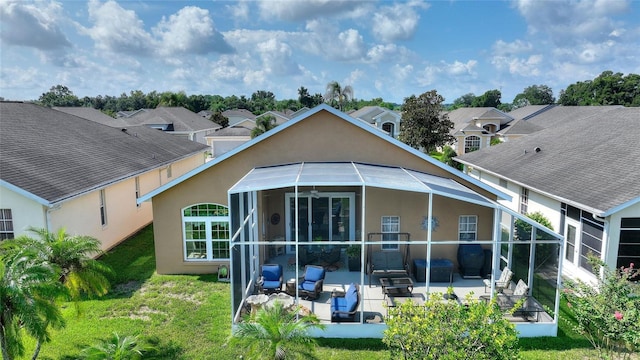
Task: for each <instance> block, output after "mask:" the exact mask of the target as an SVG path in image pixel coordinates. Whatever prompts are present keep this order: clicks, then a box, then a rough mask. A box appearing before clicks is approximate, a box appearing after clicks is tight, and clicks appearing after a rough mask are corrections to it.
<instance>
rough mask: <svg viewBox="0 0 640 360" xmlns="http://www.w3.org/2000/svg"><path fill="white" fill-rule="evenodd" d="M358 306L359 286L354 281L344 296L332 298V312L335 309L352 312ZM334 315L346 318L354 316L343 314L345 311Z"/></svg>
mask: <svg viewBox="0 0 640 360" xmlns="http://www.w3.org/2000/svg"><path fill="white" fill-rule="evenodd" d="M357 306H358V287H357V286H356V285H355V284H353V283H351V285H350V286H349V289H348V290H347V292H346V293H345V295H344V297H342V296H340V297H334V298H331V312H332V313H333V312H334V311H346V312H352V311H354V310H356V307H357ZM332 316H336V317H339V318H344V319H347V318H351V317H352V315H349V314H343V313H340V314H334V315H332Z"/></svg>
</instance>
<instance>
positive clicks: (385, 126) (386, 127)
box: [382, 122, 395, 137]
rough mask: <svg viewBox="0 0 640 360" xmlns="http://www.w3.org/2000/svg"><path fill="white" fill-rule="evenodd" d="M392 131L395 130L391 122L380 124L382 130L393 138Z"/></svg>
mask: <svg viewBox="0 0 640 360" xmlns="http://www.w3.org/2000/svg"><path fill="white" fill-rule="evenodd" d="M394 129H395V125H394V124H393V123H391V122H386V123H384V124H382V130H384V131H386V132H388V133H389V135H391V137H395V136H394Z"/></svg>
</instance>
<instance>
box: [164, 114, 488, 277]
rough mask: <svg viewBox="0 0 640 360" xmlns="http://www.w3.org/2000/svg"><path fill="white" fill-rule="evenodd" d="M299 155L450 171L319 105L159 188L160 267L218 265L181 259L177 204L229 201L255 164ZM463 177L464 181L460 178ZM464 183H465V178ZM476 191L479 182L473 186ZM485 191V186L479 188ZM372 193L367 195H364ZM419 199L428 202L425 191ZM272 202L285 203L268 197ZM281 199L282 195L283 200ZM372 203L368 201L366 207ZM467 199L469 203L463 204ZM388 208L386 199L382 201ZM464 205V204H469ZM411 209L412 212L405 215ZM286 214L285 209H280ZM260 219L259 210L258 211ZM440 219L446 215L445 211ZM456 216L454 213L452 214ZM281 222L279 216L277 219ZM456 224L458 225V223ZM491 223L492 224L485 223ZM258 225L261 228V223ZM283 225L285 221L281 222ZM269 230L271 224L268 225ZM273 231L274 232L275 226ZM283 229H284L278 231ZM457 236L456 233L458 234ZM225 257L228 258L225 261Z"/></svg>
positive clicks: (412, 221)
mask: <svg viewBox="0 0 640 360" xmlns="http://www.w3.org/2000/svg"><path fill="white" fill-rule="evenodd" d="M301 161H354V162H364V163H375V164H382V165H393V166H402V167H406V168H410V169H415V170H419V171H424V172H429V173H432V174H435V175H441V176H447V177H450V176H451V174H450V173H448V172H446V171H445V170H442V169H440V168H439V167H436V166H434V165H432V164H430V163H428V162H426V161H425V160H423V159H421V158H419V157H417V156H414V155H413V154H410V153H408V152H406V151H404V150H403V149H401V148H399V147H396V146H393V145H390V144H389V143H388V142H386V141H384V140H382V139H380V138H379V137H377V136H374V135H372V134H370V133H368V132H365V131H363V130H362V129H360V128H358V127H356V126H355V125H352V124H350V123H348V122H346V121H344V120H342V119H340V118H336V117H335V116H334V115H332V114H331V113H329V112H326V111H320V112H318V113H316V114H314V115H312V116H310V117H309V118H306V119H304V120H303V121H301V122H298V123H296V124H294V125H293V126H290V127H289V128H288V129H286V131H281V132H278V133H276V134H274V135H273V136H271V137H269V138H265V139H264V140H263V141H261V142H258V143H256V144H255V145H254V146H252V147H251V148H248V149H246V150H245V151H242V152H240V153H238V154H236V155H234V156H233V157H231V158H229V159H226V160H224V161H222V162H220V163H218V164H216V165H215V166H212V167H210V168H208V169H206V170H204V171H203V172H201V173H200V174H198V175H196V176H193V177H191V178H190V179H188V180H185V181H183V182H182V183H180V184H178V185H176V186H174V187H173V188H171V189H169V190H167V191H164V192H162V193H161V194H159V195H157V196H155V197H154V198H153V216H154V235H155V241H156V262H157V271H158V273H208V272H212V271H216V270H217V267H218V265H219V263H216V262H191V261H190V262H185V261H184V260H183V253H184V249H183V241H182V238H183V236H182V221H181V210H182V209H183V208H185V207H187V206H190V205H193V204H197V203H203V202H206V203H219V204H224V205H227V190H228V189H229V188H231V186H233V184H235V183H236V182H237V181H238V180H239V179H240V178H241V177H243V176H244V175H245V174H246V173H247V172H249V171H250V170H251V169H252V168H254V167H256V166H269V165H277V164H286V163H296V162H301ZM463 183H464V182H463ZM465 185H467V184H465ZM472 188H473V189H474V190H476V191H479V189H478V188H476V187H475V186H472ZM480 192H481V193H482V194H484V195H486V196H490V197H493V198H495V197H494V196H491V195H489V194H488V193H487V192H486V191H484V190H480ZM396 196H399V199H405V200H407V201H414V199H413V197H412V194H400V195H398V194H396V195H394V196H393V197H394V198H395V197H396ZM373 198H375V196H371V195H367V201H373V200H372V199H373ZM424 199H425V200H424V203H423V204H422V206H423V209H424V206H426V205H425V204H426V197H425V198H424ZM269 201H270V202H272V201H276V202H275V203H273V204H272V203H270V205H269V206H270V207H271V206H283V205H279V204H277V201H280V200H272V198H270V199H269ZM282 201H284V199H283V200H282ZM393 201H395V203H396V205H394V207H397V208H398V210H397V211H402V213H401V214H400V215H402V214H403V213H404V214H405V215H406V218H407V221H408V223H407V226H411V228H415V227H416V226H418V227H419V225H420V221H421V220H422V215H414V214H413V212H414V211H415V210H414V209H412V207H411V206H407V205H406V204H407V203H405V202H402V201H400V200H393ZM373 205H375V203H367V208H369V207H370V206H373ZM466 205H468V204H466ZM384 208H386V209H389V204H388V203H385V207H384ZM467 209H468V208H467ZM409 213H411V215H409ZM281 215H282V218H283V219H284V213H281ZM380 215H381V214H378V213H375V212H372V213H371V214H370V215H369V216H370V217H371V220H369V221H373V219H374V218H375V219H376V220H375V229H376V231H379V227H380ZM260 218H261V219H262V216H260ZM443 219H444V217H443ZM456 222H457V218H456ZM281 223H282V221H281ZM456 226H457V225H456ZM488 226H489V228H491V226H492V225H491V224H489V225H488ZM367 227H368V226H367ZM259 228H262V226H260V227H259ZM279 229H280V230H284V228H283V227H280V228H279ZM270 231H271V229H270ZM274 234H275V232H274ZM281 235H284V232H282V234H281ZM456 236H457V235H456ZM225 263H226V262H225Z"/></svg>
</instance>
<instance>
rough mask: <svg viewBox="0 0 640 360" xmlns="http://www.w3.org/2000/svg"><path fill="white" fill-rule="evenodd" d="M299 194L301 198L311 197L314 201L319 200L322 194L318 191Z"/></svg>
mask: <svg viewBox="0 0 640 360" xmlns="http://www.w3.org/2000/svg"><path fill="white" fill-rule="evenodd" d="M298 194H299V196H311V197H312V198H314V199H317V198H319V197H320V192H319V191H318V190H316V189H313V190H309V191H301V192H299V193H298Z"/></svg>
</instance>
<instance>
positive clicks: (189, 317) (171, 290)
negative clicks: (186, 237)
mask: <svg viewBox="0 0 640 360" xmlns="http://www.w3.org/2000/svg"><path fill="white" fill-rule="evenodd" d="M102 260H103V261H104V262H106V263H108V264H109V265H110V266H112V267H113V268H114V269H115V270H116V273H117V274H116V276H115V279H113V284H112V285H113V288H112V291H111V292H110V293H109V294H108V295H107V296H105V297H103V298H101V299H93V300H91V299H87V300H85V301H82V302H81V304H80V306H81V310H82V313H81V314H80V315H78V314H76V312H75V308H74V306H73V305H72V304H65V308H64V315H65V318H66V321H67V326H66V327H65V328H64V329H61V330H58V331H52V334H51V335H52V336H51V337H52V341H51V342H49V343H46V344H44V345H43V346H42V350H41V352H40V357H39V358H40V359H56V360H57V359H63V360H70V359H77V358H78V356H79V354H80V352H81V350H82V349H83V348H85V347H87V346H89V345H92V344H95V343H97V342H99V340H102V339H107V338H108V337H109V336H110V335H111V333H112V332H114V331H117V332H118V333H119V334H120V335H122V336H126V335H136V334H140V335H141V339H142V341H143V342H145V343H147V344H151V345H153V346H154V347H155V351H153V352H152V353H150V354H148V356H147V357H146V358H153V359H238V358H240V357H241V356H242V354H241V349H239V348H235V347H230V346H227V345H226V340H227V338H228V336H229V335H230V333H231V314H230V310H229V309H230V306H231V295H230V289H229V284H228V283H218V282H217V280H216V277H215V276H214V275H158V274H156V273H155V256H154V247H153V229H152V227H151V226H148V227H146V228H145V229H144V230H142V231H141V232H139V233H138V234H136V235H135V236H133V237H132V238H131V239H129V240H127V241H125V242H124V243H122V244H120V245H118V246H117V247H116V248H114V249H113V250H112V251H110V252H109V253H108V254H106V255H105V256H103V257H102ZM566 310H567V308H566V304H562V305H561V309H560V312H561V314H560V316H561V323H560V330H559V336H558V337H555V338H523V339H520V341H519V344H520V347H521V349H522V351H521V355H522V357H523V358H524V359H567V358H573V359H585V358H595V357H596V353H595V352H594V351H593V350H591V347H590V344H589V343H588V342H587V341H586V340H584V339H583V338H582V337H580V336H579V335H577V334H576V333H575V332H574V331H573V329H572V328H573V324H571V323H570V322H569V321H570V318H569V317H568V314H567V312H566ZM567 319H569V321H568V320H567ZM25 339H28V338H25ZM26 345H27V355H28V356H29V358H30V355H31V350H32V349H33V347H34V344H33V343H27V344H26ZM317 355H318V358H319V359H336V360H338V359H340V360H342V359H363V360H364V359H367V360H369V359H374V360H375V359H389V352H388V351H387V347H386V346H385V345H384V344H383V343H382V341H381V340H380V339H318V348H317Z"/></svg>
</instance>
